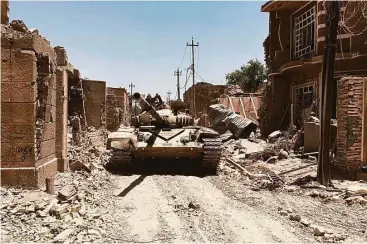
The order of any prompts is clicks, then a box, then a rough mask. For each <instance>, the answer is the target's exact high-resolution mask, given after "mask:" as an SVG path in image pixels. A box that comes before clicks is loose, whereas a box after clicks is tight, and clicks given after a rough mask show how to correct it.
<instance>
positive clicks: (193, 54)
mask: <svg viewBox="0 0 367 244" xmlns="http://www.w3.org/2000/svg"><path fill="white" fill-rule="evenodd" d="M186 46H188V47H191V55H192V67H191V68H192V92H193V104H194V117H196V89H195V51H194V47H197V46H199V42H198V43H197V44H194V37H191V44H189V43H186Z"/></svg>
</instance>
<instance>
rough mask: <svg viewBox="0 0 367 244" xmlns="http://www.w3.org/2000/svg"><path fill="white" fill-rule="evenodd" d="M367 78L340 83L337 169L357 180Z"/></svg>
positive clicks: (350, 78) (360, 159)
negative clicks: (364, 86)
mask: <svg viewBox="0 0 367 244" xmlns="http://www.w3.org/2000/svg"><path fill="white" fill-rule="evenodd" d="M364 82H367V78H361V77H344V78H342V79H340V80H339V82H338V105H337V120H338V132H337V144H336V146H337V155H336V163H335V167H336V169H338V170H340V171H342V172H345V173H347V174H349V176H350V177H352V178H355V177H356V173H357V172H358V171H359V170H360V166H361V162H362V137H363V134H362V122H363V107H364V106H363V103H364V101H363V85H364Z"/></svg>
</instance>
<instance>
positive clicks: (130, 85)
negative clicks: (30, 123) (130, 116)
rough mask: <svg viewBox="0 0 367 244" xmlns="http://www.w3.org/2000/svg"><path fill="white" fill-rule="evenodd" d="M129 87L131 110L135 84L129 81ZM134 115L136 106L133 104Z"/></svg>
mask: <svg viewBox="0 0 367 244" xmlns="http://www.w3.org/2000/svg"><path fill="white" fill-rule="evenodd" d="M129 87H130V96H131V110H133V88H135V85H134V84H133V83H132V82H131V83H130V84H129ZM134 112H135V113H134V115H136V106H135V110H134Z"/></svg>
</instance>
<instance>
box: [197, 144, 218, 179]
mask: <svg viewBox="0 0 367 244" xmlns="http://www.w3.org/2000/svg"><path fill="white" fill-rule="evenodd" d="M203 141H204V156H203V162H202V167H203V169H204V170H205V171H206V172H208V173H209V174H213V175H216V174H217V173H218V167H219V163H220V159H221V156H222V140H221V139H220V138H205V139H203Z"/></svg>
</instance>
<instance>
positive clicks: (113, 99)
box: [106, 87, 129, 131]
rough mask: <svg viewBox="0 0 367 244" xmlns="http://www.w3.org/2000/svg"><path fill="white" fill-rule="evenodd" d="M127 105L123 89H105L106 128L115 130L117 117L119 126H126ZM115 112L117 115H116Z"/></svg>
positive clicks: (127, 101)
mask: <svg viewBox="0 0 367 244" xmlns="http://www.w3.org/2000/svg"><path fill="white" fill-rule="evenodd" d="M128 105H129V100H128V97H127V92H126V89H125V88H112V87H107V95H106V126H107V129H108V130H110V131H112V130H116V129H117V127H118V125H116V117H115V116H118V123H119V124H125V125H127V124H128V118H129V116H128V114H127V113H128ZM117 111H119V114H118V115H117Z"/></svg>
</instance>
